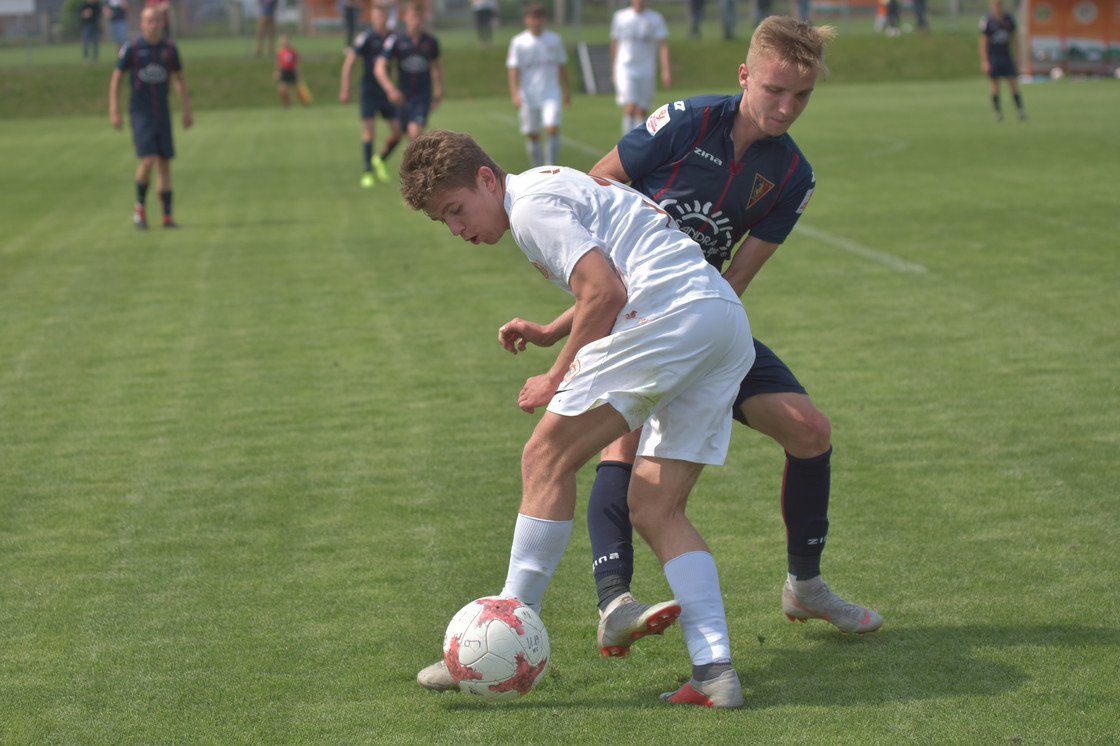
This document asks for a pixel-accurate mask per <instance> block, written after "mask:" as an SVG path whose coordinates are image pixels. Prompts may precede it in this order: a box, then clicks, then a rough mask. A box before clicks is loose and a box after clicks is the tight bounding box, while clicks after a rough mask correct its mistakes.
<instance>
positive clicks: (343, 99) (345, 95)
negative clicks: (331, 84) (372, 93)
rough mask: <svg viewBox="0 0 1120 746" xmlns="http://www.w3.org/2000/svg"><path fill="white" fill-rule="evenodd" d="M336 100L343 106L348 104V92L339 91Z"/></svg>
mask: <svg viewBox="0 0 1120 746" xmlns="http://www.w3.org/2000/svg"><path fill="white" fill-rule="evenodd" d="M338 100H339V101H341V102H342V103H344V104H348V103H350V91H340V92H339V94H338Z"/></svg>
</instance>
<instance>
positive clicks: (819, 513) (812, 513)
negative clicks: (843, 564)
mask: <svg viewBox="0 0 1120 746" xmlns="http://www.w3.org/2000/svg"><path fill="white" fill-rule="evenodd" d="M831 459H832V448H831V447H830V448H829V449H828V450H827V451H826V452H824V453H822V454H821V455H820V456H815V457H813V458H808V459H800V458H794V457H793V456H790V455H789V454H788V453H787V454H786V472H785V477H784V478H783V480H782V518H784V519H785V523H786V550H787V551H788V553H789V558H790V562H789V572H790V573H791V574H793V576H794V577H796V578H797V579H798V580H808V579H809V578H812V577H816V576H817V575H820V558H821V552H823V551H824V543H825V539H826V538H827V537H828V495H829V488H830V485H831V481H832V469H831V466H830V461H831Z"/></svg>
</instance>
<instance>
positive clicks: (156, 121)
mask: <svg viewBox="0 0 1120 746" xmlns="http://www.w3.org/2000/svg"><path fill="white" fill-rule="evenodd" d="M130 118H131V120H132V144H133V146H135V148H136V156H137V157H138V158H143V157H145V156H149V155H158V156H159V157H160V158H168V159H170V158H174V157H175V145H174V144H173V143H172V142H171V117H170V116H169V115H162V116H161V115H156V116H152V115H151V114H138V113H137V112H132V113H131V114H130Z"/></svg>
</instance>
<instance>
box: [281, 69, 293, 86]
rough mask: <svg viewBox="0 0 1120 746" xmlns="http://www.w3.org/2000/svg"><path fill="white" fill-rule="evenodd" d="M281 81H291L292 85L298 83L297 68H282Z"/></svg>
mask: <svg viewBox="0 0 1120 746" xmlns="http://www.w3.org/2000/svg"><path fill="white" fill-rule="evenodd" d="M280 82H281V83H291V84H292V85H295V84H296V71H295V70H281V71H280Z"/></svg>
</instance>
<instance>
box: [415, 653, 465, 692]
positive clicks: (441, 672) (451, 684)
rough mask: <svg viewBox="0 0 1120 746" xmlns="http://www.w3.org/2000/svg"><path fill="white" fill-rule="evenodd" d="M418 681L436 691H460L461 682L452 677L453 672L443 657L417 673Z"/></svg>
mask: <svg viewBox="0 0 1120 746" xmlns="http://www.w3.org/2000/svg"><path fill="white" fill-rule="evenodd" d="M416 683H417V684H419V685H420V686H422V687H424V688H425V689H431V690H432V691H435V692H445V691H447V690H448V689H454V690H455V691H459V682H458V681H456V680H455V679H453V678H451V672H450V671H448V670H447V664H446V663H444V662H443V659H442V658H441V659H439V660H438V661H436V662H435V663H433V664H432V665H430V666H428V667H427V668H425V669H424V670H423V671H421V672H420V673H418V674H416Z"/></svg>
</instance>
